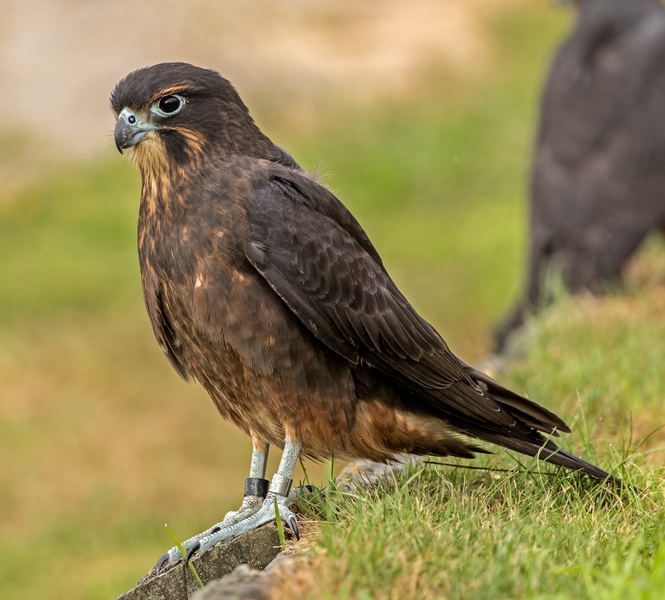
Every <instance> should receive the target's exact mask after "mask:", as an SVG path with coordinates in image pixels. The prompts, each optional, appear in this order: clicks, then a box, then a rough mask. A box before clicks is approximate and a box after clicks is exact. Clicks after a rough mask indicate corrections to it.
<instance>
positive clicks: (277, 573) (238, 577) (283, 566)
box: [191, 550, 310, 600]
mask: <svg viewBox="0 0 665 600" xmlns="http://www.w3.org/2000/svg"><path fill="white" fill-rule="evenodd" d="M309 567H310V559H309V558H307V557H304V556H298V555H296V554H292V553H290V552H289V551H288V550H287V551H286V552H283V553H281V554H280V555H279V556H277V557H276V558H275V559H274V560H273V561H272V562H271V563H270V564H269V565H268V566H267V567H266V568H265V569H264V570H263V571H259V570H258V569H252V568H251V567H249V566H248V565H241V566H239V567H237V568H236V569H235V571H233V573H231V574H230V575H226V576H225V577H222V578H221V579H220V580H218V581H213V582H212V583H210V585H207V586H206V587H205V588H204V589H202V590H198V591H197V592H196V593H195V594H194V595H193V596H192V599H191V600H270V598H271V590H273V589H275V587H279V585H280V582H281V581H283V580H284V578H289V577H294V576H295V575H296V572H297V571H298V570H300V569H308V568H309Z"/></svg>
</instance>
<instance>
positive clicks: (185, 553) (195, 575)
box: [164, 523, 203, 587]
mask: <svg viewBox="0 0 665 600" xmlns="http://www.w3.org/2000/svg"><path fill="white" fill-rule="evenodd" d="M164 527H166V531H168V532H169V535H170V536H171V539H172V540H173V542H174V543H175V545H176V546H177V547H178V550H180V554H182V558H183V559H184V560H186V561H187V566H188V567H189V570H190V571H191V572H192V574H193V575H194V577H195V578H196V581H198V582H199V585H200V586H201V587H203V582H202V581H201V578H200V577H199V574H198V573H197V572H196V568H195V567H194V565H193V564H192V563H191V562H189V561H188V560H187V552H185V548H184V547H183V545H182V544H181V543H180V540H179V539H178V538H177V537H176V536H175V533H173V532H172V531H171V528H170V527H169V526H168V525H167V524H166V523H164Z"/></svg>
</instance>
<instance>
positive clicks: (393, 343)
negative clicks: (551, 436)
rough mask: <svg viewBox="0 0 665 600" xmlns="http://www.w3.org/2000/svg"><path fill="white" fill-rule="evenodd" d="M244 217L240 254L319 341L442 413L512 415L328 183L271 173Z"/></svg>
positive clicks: (483, 417)
mask: <svg viewBox="0 0 665 600" xmlns="http://www.w3.org/2000/svg"><path fill="white" fill-rule="evenodd" d="M248 219H249V226H250V240H249V242H248V244H247V247H246V249H245V252H246V255H247V257H248V259H249V261H250V262H251V263H252V264H253V265H254V267H255V268H256V269H257V271H258V272H259V273H260V274H261V275H262V276H263V277H264V278H265V280H266V281H267V282H268V283H269V284H270V286H271V287H272V288H273V289H274V290H275V292H276V293H277V294H278V295H279V296H280V297H281V298H282V300H283V301H284V302H285V303H286V304H287V306H288V307H289V308H290V309H291V310H292V311H293V312H294V313H295V314H296V315H297V316H298V318H299V319H300V320H301V321H302V323H303V324H304V325H305V326H306V327H307V328H308V329H309V330H310V331H311V332H312V333H313V334H314V335H315V336H316V337H317V338H318V339H319V340H320V341H321V342H323V343H324V344H325V345H326V346H328V347H329V348H330V349H332V350H334V351H335V352H337V353H338V354H340V355H342V356H343V357H345V358H346V359H348V360H349V361H351V362H353V363H357V362H359V361H364V362H365V363H367V364H370V365H372V366H374V367H375V368H377V369H379V370H380V371H382V372H384V373H386V374H388V375H389V376H391V377H392V378H394V379H396V380H398V381H400V382H401V383H402V384H404V385H405V386H407V387H408V388H410V389H420V390H422V391H423V395H424V396H426V397H427V398H428V399H429V400H430V402H433V403H434V404H438V405H439V407H440V409H441V410H443V411H445V412H451V411H452V412H453V413H455V414H458V415H460V414H461V415H467V416H472V417H473V419H474V420H476V421H482V422H497V421H503V419H504V417H505V419H506V424H508V423H509V422H510V423H512V422H513V419H512V417H510V416H509V415H506V414H504V411H502V409H501V407H500V406H499V404H498V403H497V402H495V400H494V399H493V398H491V397H490V396H489V395H487V394H485V393H484V392H483V390H482V389H481V387H480V386H479V385H478V384H477V383H476V382H475V381H474V380H473V379H472V378H471V377H470V375H469V374H468V373H467V371H466V369H465V365H463V363H461V361H459V360H458V359H457V357H455V356H454V355H453V354H452V352H451V351H450V350H449V349H448V347H447V346H446V344H445V342H444V341H443V339H442V338H441V336H440V335H439V334H438V333H437V332H436V331H435V330H434V328H433V327H432V326H431V325H429V323H427V322H426V321H425V320H424V319H423V318H422V317H420V316H419V315H418V313H416V311H415V310H414V309H413V307H412V306H411V305H410V304H409V302H408V301H407V300H406V298H404V296H403V295H402V294H401V292H400V291H399V290H398V289H397V286H396V285H395V283H394V282H393V281H392V280H391V278H390V277H389V276H388V274H387V273H386V271H385V269H384V268H383V265H382V264H381V262H380V259H379V258H378V255H377V253H376V250H375V249H374V248H373V247H372V246H371V243H370V242H369V240H368V239H367V236H366V235H365V234H364V232H363V231H362V229H361V227H360V225H358V223H357V221H355V219H354V218H353V217H352V216H351V214H350V213H349V212H348V211H347V210H346V208H344V206H343V205H342V204H341V202H339V200H337V198H335V196H334V195H333V194H331V193H330V192H329V191H328V190H326V189H325V188H323V187H322V186H320V185H318V184H316V183H315V182H313V181H311V180H310V179H308V178H307V177H305V176H303V175H300V174H297V173H293V172H291V173H282V174H280V175H275V176H272V177H270V178H269V180H268V181H265V180H264V182H263V184H261V185H259V186H257V187H256V188H255V199H254V202H253V205H252V206H251V208H250V209H249V210H248ZM457 384H461V385H462V388H460V387H459V385H457ZM453 388H455V389H456V390H457V391H454V390H453ZM460 389H464V390H467V391H468V393H464V394H462V393H459V391H460ZM472 390H473V392H474V393H471V391H472Z"/></svg>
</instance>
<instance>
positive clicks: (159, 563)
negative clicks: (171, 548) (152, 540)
mask: <svg viewBox="0 0 665 600" xmlns="http://www.w3.org/2000/svg"><path fill="white" fill-rule="evenodd" d="M168 560H169V553H168V552H164V554H162V555H161V556H160V557H159V560H158V561H157V564H156V565H155V572H156V573H157V575H159V571H160V570H161V568H162V567H163V566H164V563H166V562H168Z"/></svg>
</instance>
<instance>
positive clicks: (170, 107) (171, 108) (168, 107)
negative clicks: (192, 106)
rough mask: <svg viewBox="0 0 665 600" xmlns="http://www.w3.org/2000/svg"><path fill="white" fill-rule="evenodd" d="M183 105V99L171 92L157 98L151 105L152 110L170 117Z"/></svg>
mask: <svg viewBox="0 0 665 600" xmlns="http://www.w3.org/2000/svg"><path fill="white" fill-rule="evenodd" d="M183 106H185V99H184V98H183V97H182V96H178V95H175V94H173V95H172V96H166V97H164V98H162V99H161V100H158V101H157V102H155V103H154V104H153V105H152V110H153V111H154V112H156V113H157V114H158V115H160V116H163V117H170V116H171V115H175V114H176V113H179V112H180V111H181V110H182V107H183Z"/></svg>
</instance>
